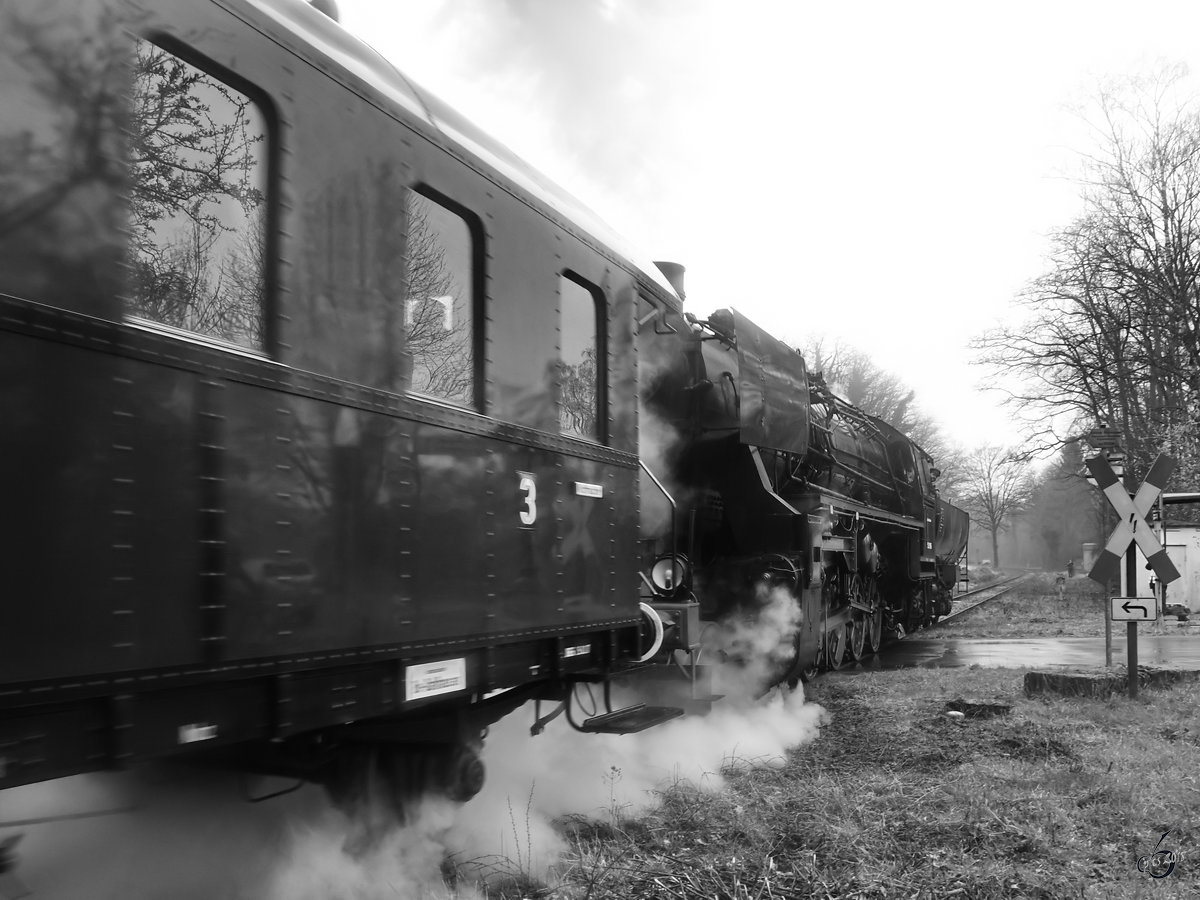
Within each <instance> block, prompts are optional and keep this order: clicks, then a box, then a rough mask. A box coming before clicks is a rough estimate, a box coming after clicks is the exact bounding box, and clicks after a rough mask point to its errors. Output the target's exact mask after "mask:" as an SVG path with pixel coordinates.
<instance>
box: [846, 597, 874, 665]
mask: <svg viewBox="0 0 1200 900" xmlns="http://www.w3.org/2000/svg"><path fill="white" fill-rule="evenodd" d="M868 627H869V626H868V619H867V615H866V613H864V612H863V611H862V610H860V609H856V610H854V612H853V614H852V618H851V620H850V646H849V648H848V649H849V650H850V658H851V659H852V660H854V661H855V662H858V661H859V660H860V659H862V658H863V657H864V656H865V655H866V643H867V641H866V638H867V629H868Z"/></svg>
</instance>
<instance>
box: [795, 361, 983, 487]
mask: <svg viewBox="0 0 1200 900" xmlns="http://www.w3.org/2000/svg"><path fill="white" fill-rule="evenodd" d="M801 349H802V352H803V354H804V358H805V360H806V361H807V363H808V367H809V369H810V371H813V372H819V373H821V375H822V376H823V377H824V379H825V383H826V384H828V385H829V387H830V389H831V390H832V391H833V392H834V393H835V394H837V395H838V396H839V397H841V398H842V399H843V400H845V401H846V402H848V403H850V404H852V405H853V406H856V407H858V408H859V409H861V410H862V411H863V412H865V413H867V414H868V415H872V416H875V417H877V418H880V419H883V421H885V422H887V423H888V424H889V425H891V426H892V427H893V428H895V429H896V430H897V431H899V432H901V433H903V434H904V435H906V436H907V437H909V438H910V439H911V440H912V441H913V442H915V443H916V444H917V445H918V446H919V447H921V448H922V449H923V450H924V451H925V452H926V453H928V454H929V455H930V456H932V457H933V459H934V462H935V464H936V465H937V467H938V469H940V470H941V472H942V475H941V477H940V478H939V480H938V487H939V488H940V489H941V490H942V491H943V493H947V494H953V491H954V487H955V485H956V482H957V479H958V475H957V473H958V472H959V471H960V469H961V457H962V451H961V450H959V449H958V448H956V447H954V446H952V445H951V444H950V442H949V441H948V440H947V438H946V436H945V434H944V433H943V432H942V429H941V426H939V425H938V423H937V422H936V421H935V420H934V419H933V417H932V416H929V415H927V414H926V413H924V412H923V411H921V409H920V408H919V406H918V404H917V402H916V397H917V392H916V391H915V390H913V389H912V388H910V387H909V386H908V385H907V384H905V383H904V381H903V379H902V378H901V377H900V376H898V375H896V374H894V373H892V372H887V371H884V370H883V369H881V368H879V366H877V365H875V363H874V362H872V361H871V358H870V357H869V356H868V355H867V354H866V353H863V352H862V351H861V350H858V349H857V348H855V347H850V346H848V345H846V344H844V343H842V342H841V341H836V342H834V343H832V344H830V343H828V342H827V341H825V340H824V339H821V338H817V339H815V340H812V341H810V342H809V343H808V344H807V345H806V346H804V347H802V348H801Z"/></svg>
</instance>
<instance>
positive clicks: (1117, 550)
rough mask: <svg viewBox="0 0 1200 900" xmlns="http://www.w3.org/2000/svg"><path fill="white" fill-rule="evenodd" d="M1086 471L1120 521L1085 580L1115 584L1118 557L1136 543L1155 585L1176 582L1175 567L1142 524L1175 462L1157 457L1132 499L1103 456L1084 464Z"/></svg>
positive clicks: (1118, 569) (1151, 533) (1163, 455)
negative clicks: (1155, 579) (1153, 575)
mask: <svg viewBox="0 0 1200 900" xmlns="http://www.w3.org/2000/svg"><path fill="white" fill-rule="evenodd" d="M1087 467H1088V470H1089V471H1090V472H1091V473H1092V477H1093V478H1095V479H1096V484H1097V485H1099V487H1100V489H1101V490H1102V491H1104V496H1105V497H1107V498H1108V502H1109V503H1111V504H1112V507H1113V509H1115V510H1116V511H1117V516H1118V517H1119V518H1120V521H1119V522H1118V523H1117V527H1116V528H1115V529H1114V530H1113V533H1112V536H1111V537H1109V539H1108V544H1106V545H1105V547H1104V549H1103V550H1101V551H1100V558H1099V559H1097V560H1096V564H1095V565H1094V566H1092V571H1090V572H1089V573H1088V577H1089V578H1091V579H1093V580H1094V581H1099V582H1100V583H1101V584H1107V583H1108V582H1109V581H1114V580H1116V579H1117V578H1118V577H1120V574H1121V554H1123V553H1124V552H1125V550H1126V549H1127V548H1128V547H1129V545H1130V543H1132V542H1134V541H1136V542H1137V545H1138V547H1139V548H1140V549H1141V551H1142V553H1144V554H1145V555H1146V560H1147V562H1149V563H1150V566H1151V567H1152V568H1153V569H1154V574H1155V575H1157V576H1158V580H1159V581H1161V582H1162V583H1163V584H1169V583H1170V582H1172V581H1174V580H1175V579H1176V578H1178V577H1179V570H1178V569H1176V568H1175V564H1174V563H1173V562H1171V558H1170V557H1169V556H1167V551H1166V550H1164V549H1163V546H1162V544H1160V543H1159V542H1158V538H1156V537H1155V536H1154V532H1153V531H1152V530H1151V528H1150V523H1149V522H1147V521H1146V513H1148V512H1150V507H1152V506H1153V505H1154V501H1155V500H1156V499H1157V498H1158V495H1159V493H1160V492H1161V491H1162V489H1163V488H1164V487H1166V484H1167V479H1168V478H1169V477H1170V476H1171V472H1172V471H1173V470H1174V469H1175V459H1174V458H1173V457H1170V456H1167V455H1166V454H1162V455H1160V456H1159V457H1158V459H1156V460H1155V461H1154V465H1153V466H1151V467H1150V472H1149V473H1148V474H1147V475H1146V480H1145V481H1143V482H1142V484H1141V486H1140V487H1139V488H1138V491H1137V494H1136V495H1135V496H1134V497H1132V498H1131V497H1130V496H1129V494H1128V493H1127V492H1126V491H1125V488H1124V486H1123V485H1122V484H1121V480H1120V479H1119V478H1117V476H1116V473H1115V472H1113V470H1112V466H1110V465H1109V464H1108V460H1107V459H1105V458H1104V457H1103V456H1093V457H1092V458H1091V459H1089V460H1088V461H1087Z"/></svg>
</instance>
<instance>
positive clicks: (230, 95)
mask: <svg viewBox="0 0 1200 900" xmlns="http://www.w3.org/2000/svg"><path fill="white" fill-rule="evenodd" d="M229 80H230V79H224V78H218V77H217V76H215V75H213V74H212V73H211V72H208V71H205V70H204V69H201V68H197V66H195V65H193V64H192V63H191V62H186V61H184V60H183V59H180V58H179V57H178V56H176V55H175V54H173V53H171V52H170V51H168V50H166V49H164V48H162V47H160V46H158V45H157V44H153V43H151V42H150V41H146V40H138V41H137V42H136V46H135V50H134V58H133V86H132V97H131V116H130V132H131V133H130V139H129V140H130V156H131V159H130V162H131V166H130V170H131V171H130V176H131V184H130V199H129V239H130V253H129V268H130V277H129V289H128V292H129V293H128V301H127V307H126V311H127V313H128V314H129V315H131V316H133V317H135V318H140V319H143V320H147V321H150V322H155V323H158V324H161V325H166V326H170V327H172V328H177V329H180V330H183V331H186V332H189V333H192V334H197V335H202V336H205V337H209V338H216V339H218V340H221V341H226V342H229V343H232V344H237V345H239V346H242V347H246V348H249V349H255V350H257V349H261V348H262V346H263V310H264V296H265V268H266V258H267V254H266V251H265V244H266V189H267V185H266V178H267V143H268V141H267V120H266V117H265V116H264V114H263V112H262V110H261V109H260V108H259V107H258V106H257V105H256V104H255V102H254V101H253V100H251V98H250V97H249V96H247V95H246V93H244V92H243V90H240V89H238V88H235V87H233V86H232V85H231V84H230V83H229Z"/></svg>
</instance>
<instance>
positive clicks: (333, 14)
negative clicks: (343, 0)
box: [308, 0, 339, 22]
mask: <svg viewBox="0 0 1200 900" xmlns="http://www.w3.org/2000/svg"><path fill="white" fill-rule="evenodd" d="M308 2H309V3H310V4H311V5H312V8H313V9H315V10H317V11H318V12H323V13H325V15H327V16H329V18H331V19H333V21H335V22H337V21H339V19H338V8H337V0H308Z"/></svg>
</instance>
